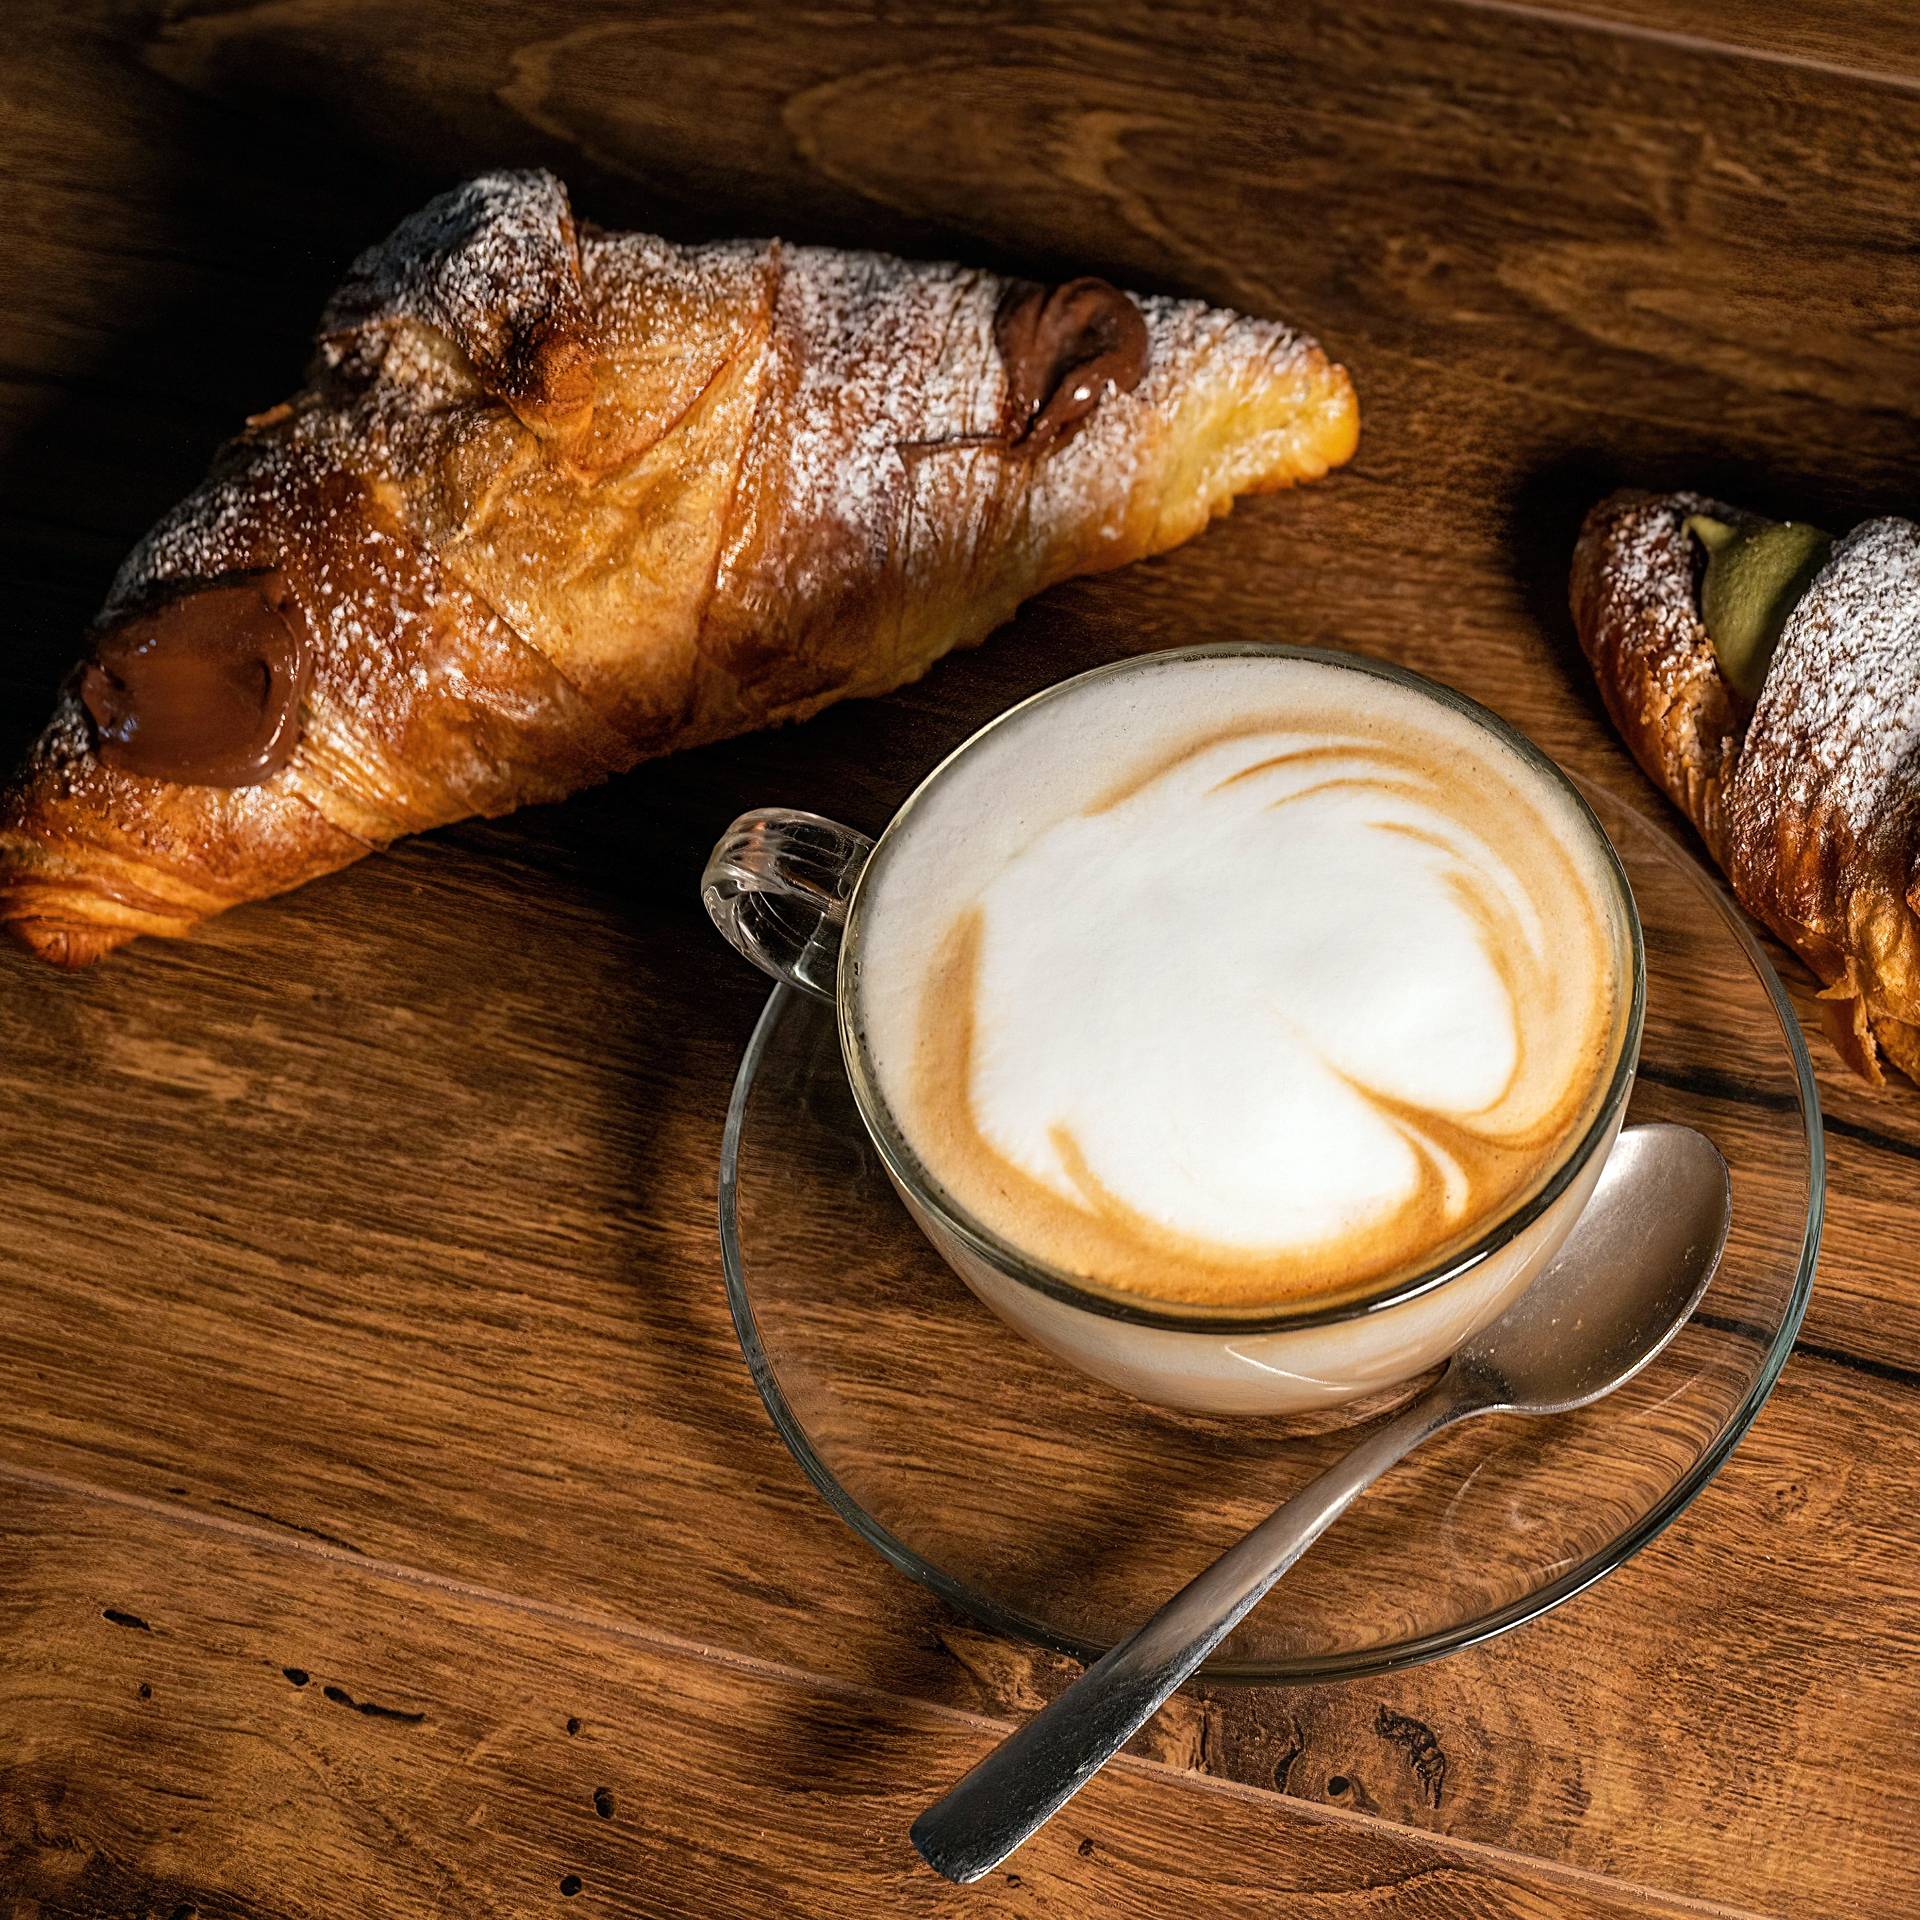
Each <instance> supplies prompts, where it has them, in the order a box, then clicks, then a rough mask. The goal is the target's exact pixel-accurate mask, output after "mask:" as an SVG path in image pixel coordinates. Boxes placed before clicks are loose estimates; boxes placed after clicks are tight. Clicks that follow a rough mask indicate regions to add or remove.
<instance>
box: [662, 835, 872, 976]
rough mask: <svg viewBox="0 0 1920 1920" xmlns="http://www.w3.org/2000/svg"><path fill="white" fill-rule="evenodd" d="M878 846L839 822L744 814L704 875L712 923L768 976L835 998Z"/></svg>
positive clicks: (723, 838) (703, 889) (702, 891)
mask: <svg viewBox="0 0 1920 1920" xmlns="http://www.w3.org/2000/svg"><path fill="white" fill-rule="evenodd" d="M872 851H873V842H872V841H871V840H869V839H868V838H867V836H866V835H865V834H864V833H855V832H854V830H853V829H852V828H851V827H843V826H841V825H840V824H839V823H838V822H837V821H834V820H823V819H822V818H821V817H820V815H819V814H817V813H799V812H796V811H795V810H794V809H792V808H789V807H760V808H756V809H755V810H754V811H753V812H752V813H743V814H742V815H741V816H740V818H739V819H738V820H736V821H735V822H734V823H733V825H732V826H730V827H729V828H728V829H727V830H726V832H725V833H723V834H722V835H721V836H720V844H719V845H718V846H716V847H715V848H714V850H713V852H712V854H711V855H710V856H709V857H708V860H707V870H706V872H705V873H703V874H702V875H701V876H700V898H701V899H702V900H704V901H705V902H706V907H707V912H708V913H709V914H711V915H712V917H713V924H714V925H715V926H716V927H718V928H719V929H720V931H721V932H722V933H723V934H725V935H726V937H727V939H728V940H729V941H730V942H731V943H732V944H733V945H734V946H735V947H737V948H738V949H739V950H740V951H741V952H742V953H744V954H745V955H746V956H747V958H748V959H749V960H751V961H752V962H753V964H754V965H755V966H756V967H758V968H759V969H760V971H761V972H762V973H770V974H771V975H772V976H773V977H774V978H775V979H776V980H783V981H785V982H786V984H787V985H788V986H790V987H799V988H800V989H801V990H802V991H803V992H806V993H811V994H814V995H816V996H817V997H818V998H820V999H822V1000H831V999H832V998H833V997H834V977H835V970H836V968H837V967H838V965H839V962H840V929H841V928H842V927H843V926H845V925H846V920H847V902H848V901H849V900H850V899H851V898H852V896H853V887H854V882H855V881H856V880H858V879H859V878H860V870H861V869H862V868H863V867H864V866H865V865H866V864H867V856H868V855H869V854H870V853H872Z"/></svg>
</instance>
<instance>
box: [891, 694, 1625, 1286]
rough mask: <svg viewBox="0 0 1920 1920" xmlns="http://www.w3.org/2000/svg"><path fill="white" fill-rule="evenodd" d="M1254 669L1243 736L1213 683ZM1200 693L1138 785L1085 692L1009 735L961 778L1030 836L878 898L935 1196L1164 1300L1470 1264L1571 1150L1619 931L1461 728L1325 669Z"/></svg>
mask: <svg viewBox="0 0 1920 1920" xmlns="http://www.w3.org/2000/svg"><path fill="white" fill-rule="evenodd" d="M1255 668H1258V669H1264V672H1263V673H1255V674H1253V675H1252V676H1251V677H1252V679H1253V680H1254V681H1255V682H1256V683H1257V684H1258V685H1259V687H1260V691H1261V692H1262V694H1263V695H1264V701H1263V704H1262V705H1261V706H1260V707H1259V708H1258V709H1256V710H1255V711H1253V712H1252V713H1249V711H1248V707H1247V704H1246V702H1245V699H1244V693H1245V691H1246V688H1245V685H1244V684H1239V685H1235V686H1233V687H1227V686H1222V685H1219V684H1217V683H1219V682H1220V681H1222V680H1223V679H1225V680H1231V681H1234V682H1239V683H1245V682H1246V681H1247V680H1248V679H1249V672H1248V670H1249V669H1255ZM1196 671H1197V677H1198V680H1199V682H1200V686H1199V687H1194V686H1190V685H1188V684H1185V683H1182V684H1181V685H1180V687H1179V698H1178V699H1176V700H1172V701H1170V702H1168V704H1167V706H1166V707H1164V708H1163V709H1161V710H1160V711H1158V712H1151V711H1150V712H1149V713H1147V714H1146V715H1136V724H1135V725H1134V726H1133V727H1132V728H1131V729H1127V728H1122V729H1119V731H1120V732H1123V733H1124V732H1129V731H1130V732H1131V733H1133V734H1134V736H1135V737H1136V740H1137V744H1136V746H1135V748H1134V750H1133V751H1132V752H1131V753H1129V754H1128V755H1126V756H1125V757H1124V758H1122V759H1121V760H1120V761H1119V762H1118V763H1117V765H1116V762H1115V761H1114V760H1111V759H1109V760H1107V761H1105V763H1104V765H1103V764H1102V763H1101V762H1100V761H1097V760H1095V761H1093V762H1092V763H1091V764H1090V765H1089V764H1088V762H1087V761H1086V760H1085V758H1084V748H1085V746H1086V744H1087V742H1088V740H1089V739H1090V738H1091V739H1098V737H1099V734H1100V732H1101V731H1102V730H1101V729H1100V728H1098V727H1094V728H1093V729H1092V732H1091V734H1090V735H1080V736H1079V737H1078V738H1077V739H1076V733H1075V727H1074V721H1073V717H1072V708H1073V706H1074V704H1075V703H1074V702H1073V700H1072V698H1071V697H1069V698H1068V699H1066V700H1064V701H1062V702H1061V703H1060V704H1061V708H1062V709H1063V710H1062V711H1061V712H1059V713H1058V714H1056V715H1055V716H1054V719H1053V722H1052V724H1051V725H1048V726H1044V727H1042V726H1040V725H1039V724H1038V723H1039V722H1041V721H1043V720H1044V719H1045V718H1046V717H1047V709H1046V707H1045V706H1044V705H1043V706H1042V707H1041V708H1040V709H1038V710H1036V712H1035V714H1034V716H1033V719H1032V720H1031V721H1028V722H1025V723H1022V722H1016V723H1015V729H1016V731H1018V730H1022V729H1023V727H1026V726H1030V727H1033V729H1034V731H1033V734H1032V737H1030V738H1029V739H1028V740H1027V741H1025V742H1024V743H1020V742H1019V741H1017V739H1016V740H1012V741H1010V742H1009V744H1008V748H1007V750H1006V752H1005V754H1004V759H1005V762H1006V764H1005V765H1004V766H1003V767H1002V768H1001V769H1000V783H999V785H998V788H997V790H996V787H995V786H994V785H993V784H991V783H989V784H987V785H984V786H982V785H979V784H978V783H979V782H981V781H982V780H989V782H990V777H989V776H988V775H987V773H986V770H985V769H981V770H979V771H978V772H975V773H974V774H973V776H972V779H971V780H970V781H968V782H967V784H969V785H973V786H974V787H975V800H976V803H977V804H981V805H995V804H1012V805H1013V806H1015V807H1016V808H1017V809H1018V822H1019V824H1018V827H1017V828H1016V829H1015V830H1014V831H1012V832H1004V831H1003V832H1001V833H999V834H998V835H991V834H990V835H988V836H987V838H988V839H989V840H993V839H997V840H998V841H999V843H1000V844H998V845H996V846H993V847H991V848H983V849H981V850H980V853H979V854H976V852H975V851H974V850H973V849H971V848H969V847H967V846H966V845H965V843H964V842H962V843H960V844H957V845H954V846H952V847H950V848H949V849H947V851H948V854H949V861H948V864H947V867H946V878H945V880H944V882H930V881H929V879H928V878H927V877H926V875H925V874H924V873H923V874H922V876H921V878H920V880H919V882H918V883H917V884H913V883H911V882H909V884H907V885H905V886H901V887H898V890H897V892H896V883H895V882H894V880H893V876H892V875H890V874H882V875H880V876H878V877H879V879H880V882H881V887H880V892H879V895H878V898H877V899H876V902H875V905H876V907H878V908H881V909H883V910H886V911H887V912H888V913H889V914H890V915H896V914H898V913H900V912H901V911H902V910H903V909H905V908H907V907H909V906H910V907H911V910H912V912H913V915H914V923H915V931H916V933H917V936H918V937H917V938H904V937H902V938H897V939H896V940H894V941H892V942H887V941H880V942H877V943H876V946H875V950H874V955H873V958H872V960H871V961H870V963H869V966H868V969H867V974H866V977H867V978H873V979H877V978H879V977H880V974H879V969H880V967H881V966H882V964H886V965H887V966H888V972H887V975H886V977H887V979H888V980H889V981H890V982H891V990H890V991H888V992H887V993H886V994H885V995H884V997H883V996H881V995H880V994H877V993H876V994H873V995H872V996H871V997H872V1000H873V1008H872V1011H871V1013H870V1016H869V1020H868V1028H867V1031H868V1035H869V1038H870V1040H872V1039H878V1040H880V1041H881V1042H882V1044H881V1046H880V1047H879V1048H878V1049H877V1050H876V1058H877V1059H878V1061H879V1063H880V1066H881V1080H882V1086H883V1088H884V1090H885V1092H886V1095H887V1098H888V1101H889V1105H890V1106H891V1107H892V1109H893V1111H894V1112H895V1113H896V1114H897V1115H898V1117H899V1119H900V1121H901V1123H902V1127H903V1131H904V1133H905V1135H906V1138H907V1139H908V1141H909V1142H910V1144H911V1145H912V1147H913V1149H914V1151H915V1152H916V1153H917V1154H918V1155H919V1156H920V1158H921V1159H922V1161H923V1163H924V1164H925V1166H926V1167H927V1169H928V1171H929V1172H930V1173H931V1174H932V1175H933V1177H934V1179H935V1180H936V1181H937V1182H938V1183H939V1185H940V1186H941V1187H942V1188H943V1189H944V1190H945V1191H946V1193H947V1194H948V1195H949V1196H951V1197H952V1198H953V1199H954V1200H956V1201H957V1202H958V1203H959V1204H960V1205H961V1206H962V1207H963V1208H965V1209H966V1210H968V1211H969V1212H971V1213H973V1214H974V1215H975V1216H976V1217H977V1218H978V1219H980V1220H981V1221H982V1222H983V1223H984V1224H986V1225H987V1226H988V1227H989V1228H991V1229H992V1230H993V1231H995V1232H996V1233H998V1234H1000V1235H1002V1236H1003V1237H1004V1238H1006V1239H1008V1240H1010V1241H1012V1242H1013V1243H1014V1244H1015V1245H1016V1246H1018V1247H1020V1248H1021V1249H1022V1250H1023V1251H1024V1252H1026V1253H1028V1254H1029V1255H1031V1256H1034V1257H1037V1258H1039V1259H1040V1260H1042V1261H1043V1262H1045V1263H1047V1264H1048V1265H1051V1266H1054V1267H1056V1268H1058V1269H1060V1270H1062V1271H1065V1272H1068V1273H1072V1274H1075V1275H1077V1276H1080V1277H1082V1278H1085V1279H1090V1280H1092V1281H1094V1282H1096V1283H1098V1284H1101V1285H1104V1286H1107V1287H1110V1288H1113V1289H1116V1290H1119V1291H1122V1292H1129V1293H1139V1294H1146V1295H1149V1296H1151V1297H1154V1298H1158V1299H1163V1300H1171V1301H1185V1302H1194V1303H1220V1302H1227V1303H1233V1304H1237V1305H1250V1304H1259V1303H1270V1302H1279V1301H1282V1300H1289V1299H1297V1298H1299V1297H1301V1296H1302V1295H1303V1294H1318V1293H1328V1294H1334V1293H1339V1292H1344V1291H1348V1290H1350V1289H1352V1288H1354V1287H1357V1286H1360V1285H1364V1284H1365V1283H1367V1282H1369V1281H1373V1280H1377V1279H1379V1278H1381V1277H1382V1276H1384V1275H1386V1274H1388V1273H1391V1272H1394V1271H1396V1270H1400V1269H1404V1268H1407V1267H1410V1266H1413V1265H1415V1264H1418V1263H1424V1262H1426V1261H1428V1260H1431V1259H1433V1258H1436V1257H1438V1256H1439V1255H1440V1254H1442V1253H1443V1252H1444V1251H1445V1250H1446V1249H1447V1248H1448V1247H1450V1246H1453V1245H1465V1244H1467V1243H1468V1242H1470V1241H1471V1240H1472V1239H1473V1237H1474V1236H1475V1234H1476V1232H1477V1231H1479V1230H1480V1229H1481V1228H1483V1227H1484V1226H1485V1225H1488V1224H1491V1222H1492V1221H1493V1220H1495V1219H1497V1218H1499V1217H1502V1216H1503V1215H1504V1214H1505V1213H1507V1212H1509V1211H1511V1209H1512V1208H1513V1207H1514V1206H1516V1205H1518V1204H1520V1203H1521V1202H1522V1201H1523V1200H1524V1199H1525V1197H1526V1196H1527V1194H1528V1193H1529V1191H1531V1190H1532V1189H1534V1188H1536V1187H1537V1186H1538V1185H1539V1184H1540V1182H1541V1180H1542V1179H1543V1177H1544V1176H1545V1175H1546V1174H1548V1173H1549V1172H1550V1171H1551V1169H1552V1167H1553V1165H1554V1164H1555V1163H1556V1161H1557V1159H1558V1157H1559V1156H1560V1155H1561V1154H1563V1153H1564V1151H1565V1149H1566V1147H1567V1146H1568V1144H1569V1143H1570V1142H1571V1140H1573V1139H1574V1138H1577V1137H1578V1135H1579V1133H1580V1132H1581V1131H1582V1130H1583V1129H1584V1127H1585V1125H1586V1124H1587V1122H1588V1121H1589V1120H1590V1119H1591V1118H1592V1115H1593V1112H1594V1110H1595V1108H1596V1104H1597V1102H1598V1099H1599V1097H1600V1094H1601V1091H1602V1089H1603V1085H1604V1082H1605V1080H1606V1078H1607V1069H1608V1067H1609V1065H1610V1063H1611V1060H1612V1058H1613V1056H1614V1054H1615V1052H1616V1051H1617V1048H1618V1044H1619V1032H1620V1016H1621V1011H1622V1010H1621V1009H1620V1007H1619V1006H1618V1005H1617V999H1618V995H1617V993H1616V990H1615V987H1614V981H1615V979H1616V978H1617V974H1618V966H1617V947H1618V930H1617V928H1616V927H1615V926H1614V925H1613V924H1612V922H1611V919H1610V917H1609V914H1608V912H1607V910H1606V908H1605V906H1604V905H1603V886H1602V884H1601V881H1600V876H1598V875H1597V874H1596V873H1595V872H1594V871H1592V867H1593V865H1594V862H1593V858H1592V855H1591V854H1590V852H1588V851H1587V850H1586V848H1585V847H1584V845H1583V843H1582V841H1581V839H1580V837H1579V836H1578V835H1577V834H1575V833H1574V832H1572V831H1571V830H1570V828H1571V822H1570V820H1569V818H1568V817H1567V816H1568V814H1569V812H1570V809H1571V802H1570V801H1568V800H1567V799H1566V797H1565V796H1564V795H1562V794H1560V793H1558V792H1557V791H1554V790H1552V789H1550V788H1549V787H1548V785H1547V783H1546V781H1545V779H1544V778H1543V777H1542V776H1540V775H1539V774H1537V773H1536V772H1534V771H1533V770H1532V769H1531V768H1529V767H1527V766H1526V764H1525V763H1524V762H1522V761H1521V760H1520V758H1519V756H1518V755H1516V754H1514V753H1512V752H1511V750H1509V749H1506V748H1505V747H1504V746H1503V745H1502V744H1501V743H1499V742H1498V741H1497V740H1495V739H1494V737H1493V736H1491V735H1489V734H1487V733H1486V732H1485V730H1484V729H1481V728H1479V727H1478V726H1477V725H1475V723H1473V722H1472V721H1471V720H1469V719H1468V718H1466V717H1465V716H1463V715H1457V714H1455V713H1454V712H1453V711H1452V710H1451V709H1447V708H1443V707H1440V706H1439V705H1438V703H1436V702H1433V701H1431V700H1428V699H1426V698H1424V697H1423V696H1421V695H1419V694H1417V693H1413V692H1410V691H1409V690H1407V689H1404V688H1402V687H1400V686H1398V685H1397V684H1395V683H1390V682H1381V681H1376V680H1373V679H1371V678H1370V677H1368V676H1365V675H1362V674H1358V673H1355V672H1352V671H1350V670H1343V669H1340V668H1336V667H1327V666H1321V665H1318V664H1317V663H1311V662H1301V661H1297V660H1291V659H1279V660H1264V661H1241V660H1228V661H1221V662H1217V663H1211V664H1209V665H1207V666H1204V667H1201V668H1198V669H1197V670H1196ZM1276 675H1279V676H1280V679H1279V680H1278V681H1276V679H1275V676H1276ZM1143 677H1144V676H1143ZM1125 684H1126V682H1124V681H1123V682H1122V685H1125ZM1209 685H1211V686H1212V688H1213V692H1214V694H1215V695H1216V696H1219V697H1220V698H1219V706H1218V707H1216V714H1217V713H1218V711H1219V708H1220V707H1224V709H1225V711H1226V712H1227V713H1228V714H1230V715H1231V717H1230V718H1227V719H1225V720H1224V722H1223V721H1221V720H1220V719H1218V718H1217V717H1216V719H1215V722H1214V724H1213V725H1211V726H1208V725H1206V724H1205V720H1206V715H1205V714H1204V713H1196V712H1195V711H1194V707H1195V703H1196V694H1197V693H1199V692H1201V691H1204V689H1205V688H1206V687H1207V686H1209ZM1095 690H1096V689H1092V688H1090V689H1089V692H1090V693H1091V692H1093V691H1095ZM1276 695H1279V696H1280V697H1276ZM1356 702H1357V703H1358V704H1356ZM1085 717H1086V718H1087V719H1088V720H1089V721H1092V720H1093V719H1094V716H1092V715H1088V716H1085ZM1111 717H1112V718H1114V719H1116V720H1117V719H1119V718H1120V716H1119V714H1117V713H1116V714H1115V715H1113V716H1111ZM1156 736H1157V737H1156ZM1143 749H1144V750H1143ZM970 766H971V760H970V761H969V763H966V764H963V765H962V767H961V768H960V769H958V770H957V771H958V773H959V775H960V776H961V777H962V779H963V780H964V779H965V778H966V776H967V775H968V773H969V769H970ZM1063 772H1064V773H1065V774H1066V777H1065V778H1062V777H1061V776H1062V774H1063ZM1116 772H1117V773H1118V774H1119V776H1120V777H1119V778H1118V779H1116V778H1115V777H1114V776H1115V774H1116ZM1096 781H1097V782H1098V784H1097V785H1096V784H1095V783H1096ZM989 795H995V796H996V797H995V798H991V799H990V798H989V797H988V796H989ZM936 797H941V798H948V796H945V795H941V796H936ZM1063 797H1071V798H1072V799H1073V800H1074V801H1076V802H1077V804H1071V805H1061V804H1060V801H1061V799H1062V798H1063ZM930 824H931V823H930ZM933 839H934V836H931V835H929V836H928V837H927V841H926V843H925V844H923V846H922V848H921V850H920V856H919V858H918V859H916V861H915V868H916V869H918V868H919V866H920V863H921V861H922V860H924V859H925V858H926V856H927V855H928V854H929V853H931V851H932V844H933ZM980 854H984V856H985V857H980ZM895 872H897V873H898V874H899V875H900V876H903V877H904V876H906V875H907V874H908V872H909V869H908V867H907V865H906V863H905V862H904V861H902V862H901V863H900V864H899V865H898V867H897V868H896V869H895ZM890 894H893V895H894V897H893V898H892V899H891V900H890V899H889V895H890ZM881 924H882V923H881V922H880V921H879V920H876V922H875V925H876V929H878V928H879V927H880V925H881ZM905 926H906V923H905V922H904V921H896V923H895V931H896V934H903V933H904V929H905ZM889 947H891V948H892V950H893V951H894V952H896V953H898V954H900V955H901V956H902V958H903V959H907V958H908V957H909V956H910V959H909V965H910V976H902V977H896V976H895V975H894V973H893V971H892V961H891V958H890V956H889V955H887V953H886V949H887V948H889ZM863 997H867V996H866V994H865V992H864V991H863Z"/></svg>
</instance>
